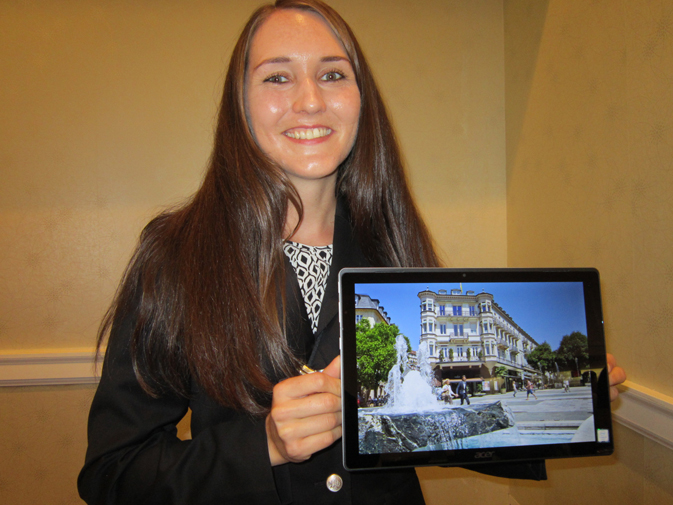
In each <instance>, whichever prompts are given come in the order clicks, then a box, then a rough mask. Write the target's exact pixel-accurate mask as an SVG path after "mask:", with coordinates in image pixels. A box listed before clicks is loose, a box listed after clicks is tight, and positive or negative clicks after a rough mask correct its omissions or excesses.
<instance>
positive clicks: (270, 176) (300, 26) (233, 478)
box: [78, 0, 544, 505]
mask: <svg viewBox="0 0 673 505" xmlns="http://www.w3.org/2000/svg"><path fill="white" fill-rule="evenodd" d="M437 264H438V260H437V257H436V255H435V253H434V251H433V248H432V244H431V241H430V238H429V235H428V233H427V231H426V228H425V226H424V224H423V223H422V221H421V219H420V218H419V216H418V213H417V211H416V208H415V206H414V204H413V202H412V199H411V196H410V193H409V191H408V188H407V185H406V181H405V177H404V172H403V169H402V165H401V162H400V156H399V151H398V148H397V144H396V141H395V137H394V134H393V131H392V128H391V126H390V122H389V120H388V118H387V115H386V112H385V108H384V106H383V103H382V101H381V98H380V96H379V93H378V91H377V89H376V86H375V84H374V81H373V78H372V75H371V72H370V70H369V67H368V66H367V63H366V61H365V59H364V57H363V55H362V53H361V51H360V48H359V46H358V44H357V42H356V40H355V38H354V37H353V34H352V33H351V31H350V29H349V27H348V26H347V25H346V23H345V22H344V21H343V20H342V19H341V18H340V17H339V15H338V14H337V13H336V12H334V11H333V10H332V9H331V8H329V7H328V6H326V5H324V4H322V3H321V2H319V1H318V0H305V1H303V0H279V1H278V2H277V3H276V5H275V6H265V7H262V8H260V9H259V10H258V11H256V12H255V13H254V14H253V15H252V17H251V19H250V21H249V22H248V24H247V25H246V27H245V28H244V30H243V32H242V34H241V36H240V38H239V40H238V42H237V44H236V47H235V49H234V51H233V54H232V57H231V61H230V65H229V70H228V73H227V78H226V82H225V86H224V93H223V97H222V103H221V108H220V112H219V118H218V127H217V131H216V138H215V146H214V151H213V155H212V159H211V162H210V167H209V170H208V172H207V174H206V176H205V179H204V182H203V185H202V186H201V188H200V189H199V191H198V192H197V193H196V194H195V195H194V197H193V198H192V199H191V200H190V201H189V202H188V203H186V204H185V205H184V206H182V207H181V208H179V209H177V210H174V211H171V212H167V213H165V214H162V215H160V216H159V217H157V218H155V219H154V220H153V221H152V222H151V223H150V224H149V225H148V226H147V227H146V229H145V230H144V231H143V234H142V236H141V239H140V244H139V246H138V248H137V250H136V252H135V254H134V256H133V258H132V260H131V262H130V264H129V267H128V268H127V271H126V273H125V275H124V279H123V281H122V284H121V286H120V288H119V291H118V293H117V296H116V298H115V301H114V303H113V305H112V307H111V308H110V310H109V312H108V314H107V316H106V318H105V320H104V322H103V324H102V326H101V331H100V333H99V345H100V344H101V342H102V340H103V338H104V337H105V335H106V334H107V333H108V332H109V342H108V350H107V352H106V356H105V361H104V366H103V371H102V376H101V381H100V385H99V388H98V391H97V392H96V396H95V398H94V401H93V403H92V407H91V413H90V418H89V448H88V451H87V456H86V463H85V466H84V468H83V469H82V472H81V474H80V477H79V481H78V485H79V490H80V494H81V496H82V497H83V498H84V499H85V501H87V502H88V503H90V504H93V503H96V504H99V503H106V504H107V503H110V504H112V503H123V504H126V505H128V504H133V503H142V504H153V503H156V504H190V505H195V504H199V503H208V504H210V503H246V504H247V505H252V504H257V503H260V504H274V503H311V504H315V503H320V504H326V503H406V504H415V503H423V497H422V494H421V490H420V486H419V483H418V480H417V478H416V475H415V472H414V471H413V470H409V469H404V470H397V471H386V472H373V473H367V472H365V473H354V474H349V473H348V472H345V471H344V470H343V466H342V463H341V445H340V441H339V439H340V437H341V412H340V398H339V395H340V382H339V377H340V372H339V360H338V357H337V355H338V321H337V317H336V312H337V285H336V281H337V275H338V272H339V270H340V269H341V268H343V267H345V266H367V265H377V266H387V265H390V266H435V265H437ZM303 364H307V365H308V366H309V367H311V368H313V369H324V371H323V373H312V374H308V375H300V374H299V373H298V371H299V370H300V368H301V367H302V365H303ZM188 408H189V409H191V411H192V417H191V432H192V439H191V440H189V441H181V440H179V439H178V438H177V437H176V428H175V426H176V423H177V422H178V421H179V420H180V419H181V418H182V417H183V416H184V415H185V413H186V412H187V410H188ZM512 468H513V467H510V468H509V469H508V471H509V472H510V473H512V472H514V474H515V475H516V476H522V477H530V476H533V477H534V476H536V475H537V476H538V477H539V476H540V473H539V472H540V468H542V470H541V471H542V472H543V471H544V469H543V467H540V465H527V466H526V465H524V467H521V468H519V469H514V470H512ZM526 472H529V473H526ZM535 472H538V473H537V474H535ZM508 476H511V475H508Z"/></svg>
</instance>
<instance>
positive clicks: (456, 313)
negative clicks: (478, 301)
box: [453, 305, 463, 316]
mask: <svg viewBox="0 0 673 505" xmlns="http://www.w3.org/2000/svg"><path fill="white" fill-rule="evenodd" d="M453 315H454V316H462V315H463V307H462V306H460V305H454V306H453Z"/></svg>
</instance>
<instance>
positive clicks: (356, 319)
mask: <svg viewBox="0 0 673 505" xmlns="http://www.w3.org/2000/svg"><path fill="white" fill-rule="evenodd" d="M360 321H362V314H358V315H356V316H355V324H357V323H359V322H360Z"/></svg>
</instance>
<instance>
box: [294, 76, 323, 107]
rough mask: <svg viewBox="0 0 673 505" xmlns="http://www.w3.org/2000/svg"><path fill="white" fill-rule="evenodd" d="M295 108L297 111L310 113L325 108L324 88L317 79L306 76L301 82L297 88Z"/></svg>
mask: <svg viewBox="0 0 673 505" xmlns="http://www.w3.org/2000/svg"><path fill="white" fill-rule="evenodd" d="M293 110H294V112H296V113H302V112H304V113H308V114H315V113H316V112H322V111H324V110H325V101H324V100H323V96H322V90H321V89H320V86H319V85H318V83H317V82H315V80H313V79H311V78H306V79H304V80H303V81H302V82H301V84H300V85H299V87H298V88H297V96H296V98H295V101H294V105H293Z"/></svg>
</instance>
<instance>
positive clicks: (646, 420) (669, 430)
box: [0, 349, 673, 450]
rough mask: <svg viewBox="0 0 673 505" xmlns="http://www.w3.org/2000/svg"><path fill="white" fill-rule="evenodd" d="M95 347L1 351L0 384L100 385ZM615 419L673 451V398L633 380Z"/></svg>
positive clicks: (623, 390) (625, 387) (615, 410)
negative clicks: (94, 358) (95, 364)
mask: <svg viewBox="0 0 673 505" xmlns="http://www.w3.org/2000/svg"><path fill="white" fill-rule="evenodd" d="M94 352H95V350H94V349H64V350H56V351H51V350H50V351H37V352H25V351H24V352H21V351H17V352H5V353H3V352H0V387H2V386H5V387H7V386H63V385H69V384H96V383H97V382H98V380H99V377H98V376H97V374H96V369H95V367H94V362H93V357H94ZM619 389H620V395H619V400H617V402H616V403H615V404H614V406H613V419H614V420H615V421H616V422H618V423H620V424H622V425H624V426H627V427H628V428H631V429H632V430H634V431H636V432H637V433H640V434H641V435H643V436H645V437H647V438H649V439H651V440H654V441H655V442H657V443H659V444H662V445H664V446H666V447H668V448H669V449H671V450H673V397H670V396H666V395H663V394H661V393H659V392H658V391H655V390H653V389H649V388H646V387H644V386H641V385H639V384H636V383H634V382H631V381H626V382H625V383H624V384H623V385H621V386H620V387H619Z"/></svg>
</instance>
